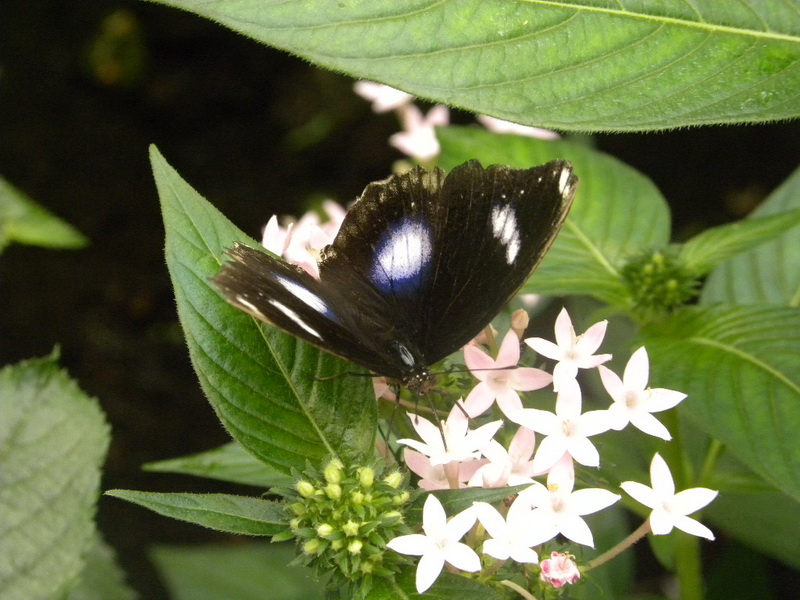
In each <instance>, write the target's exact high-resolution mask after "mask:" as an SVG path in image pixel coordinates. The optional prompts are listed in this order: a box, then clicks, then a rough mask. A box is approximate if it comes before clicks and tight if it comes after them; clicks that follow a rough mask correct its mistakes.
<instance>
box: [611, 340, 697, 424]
mask: <svg viewBox="0 0 800 600" xmlns="http://www.w3.org/2000/svg"><path fill="white" fill-rule="evenodd" d="M598 369H599V370H600V377H601V379H602V380H603V385H604V386H605V388H606V391H607V392H608V394H609V395H610V396H611V397H612V398H613V399H614V403H613V404H612V405H611V406H610V407H609V409H608V412H609V413H610V415H611V418H612V427H613V428H614V429H616V430H618V431H619V430H620V429H624V428H625V426H626V425H627V424H628V423H630V424H631V425H633V426H634V427H636V428H637V429H640V430H641V431H643V432H645V433H647V434H649V435H653V436H656V437H660V438H661V439H664V440H669V439H672V436H671V435H670V434H669V431H668V430H667V428H666V427H664V425H662V424H661V422H660V421H659V420H658V419H656V418H655V417H654V416H653V415H651V414H650V413H654V412H661V411H662V410H667V409H670V408H673V407H674V406H676V405H677V404H678V403H679V402H680V401H681V400H683V399H684V398H686V394H683V393H681V392H676V391H673V390H667V389H664V388H655V389H649V388H647V380H648V378H649V376H650V362H649V361H648V358H647V350H645V349H644V346H642V347H641V348H639V349H638V350H637V351H636V352H634V353H633V355H632V356H631V358H630V360H629V361H628V364H627V366H626V367H625V372H624V373H623V374H622V379H620V378H619V376H618V375H617V374H616V373H614V372H613V371H612V370H611V369H608V368H606V367H604V366H602V365H601V366H599V367H598Z"/></svg>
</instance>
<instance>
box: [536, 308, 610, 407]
mask: <svg viewBox="0 0 800 600" xmlns="http://www.w3.org/2000/svg"><path fill="white" fill-rule="evenodd" d="M607 326H608V321H600V322H599V323H595V324H594V325H592V326H591V327H589V329H587V330H586V332H585V333H583V334H581V335H575V329H574V328H573V327H572V319H570V318H569V314H568V313H567V309H566V308H562V309H561V312H560V313H559V314H558V317H557V318H556V326H555V335H556V343H555V344H554V343H553V342H551V341H548V340H546V339H544V338H528V339H526V340H525V343H526V344H528V346H530V347H531V348H533V349H534V350H536V352H538V353H539V354H541V355H542V356H546V357H547V358H552V359H553V360H557V361H558V364H557V365H556V366H555V368H554V369H553V389H554V390H555V391H556V392H558V391H560V390H561V387H562V386H563V385H564V384H565V383H566V382H568V381H571V380H574V379H575V377H576V376H577V375H578V369H593V368H594V367H597V366H598V365H601V364H602V363H604V362H606V361H607V360H609V359H611V355H610V354H595V353H594V352H595V350H597V349H598V348H599V347H600V344H601V343H602V341H603V337H605V335H606V327H607Z"/></svg>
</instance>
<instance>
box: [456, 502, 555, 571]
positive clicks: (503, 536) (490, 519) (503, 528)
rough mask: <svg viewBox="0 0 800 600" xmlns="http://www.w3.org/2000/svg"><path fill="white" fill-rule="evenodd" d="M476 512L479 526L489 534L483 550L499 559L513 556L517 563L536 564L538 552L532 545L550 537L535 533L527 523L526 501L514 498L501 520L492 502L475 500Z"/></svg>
mask: <svg viewBox="0 0 800 600" xmlns="http://www.w3.org/2000/svg"><path fill="white" fill-rule="evenodd" d="M472 506H473V508H474V509H475V513H476V514H477V516H478V520H479V521H480V522H481V525H483V526H484V528H486V531H487V532H488V533H489V535H490V536H492V539H489V540H486V541H485V542H484V543H483V553H484V554H488V555H489V556H493V557H494V558H497V559H499V560H507V559H509V558H510V559H512V560H515V561H517V562H519V563H537V562H539V555H538V554H537V553H536V551H534V550H533V549H532V548H531V546H536V545H538V544H541V543H542V542H546V541H547V540H548V539H550V538H542V537H541V536H539V535H536V534H537V532H536V530H535V529H534V528H533V527H531V526H530V523H529V520H530V516H531V506H530V504H529V503H528V502H527V500H525V499H524V498H523V499H520V497H517V499H516V500H514V502H513V503H512V504H511V506H510V507H509V509H508V514H507V515H506V518H505V519H503V515H501V514H500V513H499V512H498V510H497V509H496V508H495V507H494V506H492V505H491V504H486V503H485V502H475V503H474V504H473V505H472Z"/></svg>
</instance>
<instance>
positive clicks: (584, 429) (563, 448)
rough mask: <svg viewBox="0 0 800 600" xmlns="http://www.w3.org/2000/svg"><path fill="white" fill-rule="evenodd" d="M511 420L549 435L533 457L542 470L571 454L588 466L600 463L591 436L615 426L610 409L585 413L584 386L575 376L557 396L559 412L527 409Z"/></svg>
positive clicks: (557, 409) (534, 463) (535, 470)
mask: <svg viewBox="0 0 800 600" xmlns="http://www.w3.org/2000/svg"><path fill="white" fill-rule="evenodd" d="M511 420H512V421H514V422H515V423H518V424H520V425H522V426H524V427H527V428H528V429H532V430H534V431H536V432H537V433H542V434H544V435H546V436H547V437H546V438H545V439H544V440H542V442H541V443H540V444H539V449H538V450H537V451H536V456H534V458H533V470H534V472H536V473H542V472H544V471H546V470H547V469H549V468H550V467H551V466H552V465H554V464H555V463H556V461H557V460H558V459H560V458H561V457H562V456H563V455H564V453H568V454H569V455H570V456H571V457H572V458H574V459H575V460H576V461H578V462H579V463H581V464H582V465H585V466H587V467H597V466H599V464H600V454H599V453H598V452H597V448H595V447H594V444H592V442H590V441H589V437H590V436H593V435H597V434H598V433H603V432H604V431H608V430H609V429H610V428H611V419H610V417H609V415H608V411H607V410H593V411H589V412H587V413H584V414H581V388H580V386H578V382H577V381H575V380H574V379H571V380H567V381H566V382H565V383H564V385H563V386H562V388H561V391H560V392H559V393H558V396H557V398H556V412H555V414H554V413H551V412H548V411H546V410H539V409H536V408H523V409H522V410H519V411H517V412H516V413H514V414H513V415H512V416H511Z"/></svg>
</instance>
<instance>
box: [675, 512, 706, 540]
mask: <svg viewBox="0 0 800 600" xmlns="http://www.w3.org/2000/svg"><path fill="white" fill-rule="evenodd" d="M675 527H677V528H678V529H680V530H681V531H685V532H686V533H688V534H690V535H696V536H697V537H702V538H706V539H707V540H713V539H714V533H713V532H712V531H711V530H710V529H709V528H708V527H706V526H705V525H703V524H702V523H701V522H700V521H697V520H695V519H692V518H691V517H685V516H684V517H676V518H675Z"/></svg>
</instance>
